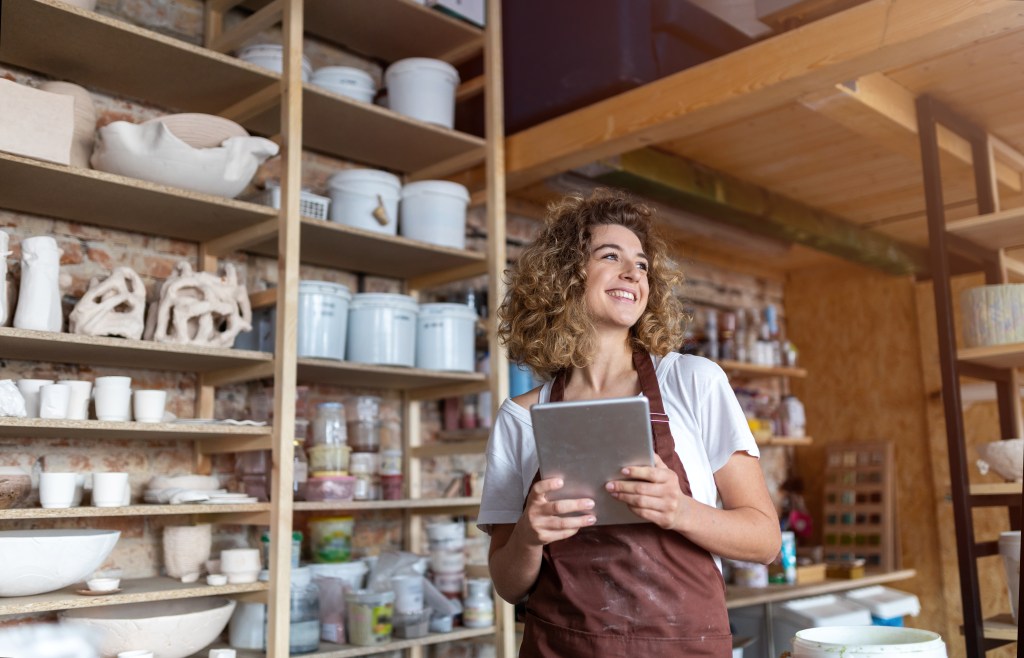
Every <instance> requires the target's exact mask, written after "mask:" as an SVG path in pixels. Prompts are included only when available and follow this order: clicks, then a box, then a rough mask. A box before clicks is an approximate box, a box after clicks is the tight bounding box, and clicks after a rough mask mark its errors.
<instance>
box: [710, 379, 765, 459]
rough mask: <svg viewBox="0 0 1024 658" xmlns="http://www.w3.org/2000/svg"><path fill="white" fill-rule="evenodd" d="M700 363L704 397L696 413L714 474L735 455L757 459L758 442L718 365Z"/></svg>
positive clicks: (758, 452) (758, 454) (758, 453)
mask: <svg viewBox="0 0 1024 658" xmlns="http://www.w3.org/2000/svg"><path fill="white" fill-rule="evenodd" d="M702 361H703V362H704V363H703V367H702V368H701V370H702V373H701V374H702V375H703V377H702V380H703V387H702V388H703V391H702V393H703V394H702V395H701V396H700V404H699V407H698V414H699V418H700V424H701V429H702V434H703V437H702V438H703V440H704V444H705V445H706V446H707V451H708V461H709V462H710V464H711V471H712V472H717V471H718V469H720V468H722V467H723V466H725V464H726V462H728V461H729V458H730V457H732V455H733V454H734V453H736V452H746V453H748V454H749V455H751V456H752V457H760V456H761V452H760V451H759V450H758V448H757V442H756V441H755V440H754V435H753V434H752V433H751V431H750V425H749V424H748V423H747V418H746V416H744V415H743V409H742V408H741V407H740V402H739V400H737V399H736V394H735V393H734V392H733V390H732V387H731V386H730V385H729V378H728V376H726V374H725V371H723V370H722V368H721V366H719V365H718V364H717V363H714V362H712V361H707V360H702Z"/></svg>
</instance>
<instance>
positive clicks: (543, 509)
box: [516, 478, 597, 546]
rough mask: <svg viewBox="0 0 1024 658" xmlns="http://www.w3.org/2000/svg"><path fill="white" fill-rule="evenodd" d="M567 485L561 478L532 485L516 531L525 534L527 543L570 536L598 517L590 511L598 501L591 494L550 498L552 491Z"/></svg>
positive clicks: (538, 544)
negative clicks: (589, 496)
mask: <svg viewBox="0 0 1024 658" xmlns="http://www.w3.org/2000/svg"><path fill="white" fill-rule="evenodd" d="M563 485H564V482H562V479H561V478H550V479H548V480H540V481H538V482H535V483H534V485H533V486H532V487H530V494H529V496H527V498H526V508H525V509H524V510H523V515H522V516H521V517H519V522H518V523H516V534H519V535H520V536H521V538H522V541H523V542H524V543H525V544H526V545H528V546H544V545H546V544H550V543H551V542H553V541H558V540H560V539H568V538H569V537H572V536H573V535H575V534H576V533H577V532H579V530H580V528H585V527H587V526H590V525H593V524H594V523H595V522H596V521H597V519H595V518H594V515H593V514H587V513H586V512H587V511H588V510H591V509H593V508H594V501H593V500H591V499H590V498H572V499H566V500H549V499H548V494H549V493H551V492H552V491H557V490H558V489H561V488H562V486H563ZM581 512H583V513H582V514H580V513H581ZM567 514H578V515H576V516H566V515H567Z"/></svg>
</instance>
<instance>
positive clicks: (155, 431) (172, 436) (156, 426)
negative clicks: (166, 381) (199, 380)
mask: <svg viewBox="0 0 1024 658" xmlns="http://www.w3.org/2000/svg"><path fill="white" fill-rule="evenodd" d="M21 436H34V437H39V438H41V439H55V438H61V439H64V438H72V439H146V440H154V441H164V440H188V441H216V440H218V439H242V438H252V439H257V440H259V439H264V440H265V442H266V443H267V447H269V441H270V436H271V428H270V427H254V426H251V425H224V424H189V423H138V422H134V421H131V422H123V423H121V422H112V421H103V420H50V419H45V418H14V417H11V416H2V417H0V437H21Z"/></svg>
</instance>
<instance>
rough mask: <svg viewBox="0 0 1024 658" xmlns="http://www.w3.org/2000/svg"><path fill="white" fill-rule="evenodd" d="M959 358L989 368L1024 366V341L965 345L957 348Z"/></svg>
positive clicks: (964, 361)
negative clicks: (1004, 343)
mask: <svg viewBox="0 0 1024 658" xmlns="http://www.w3.org/2000/svg"><path fill="white" fill-rule="evenodd" d="M957 358H958V359H959V360H960V361H961V362H963V363H972V364H974V365H978V366H988V367H989V368H1024V343H1011V344H1009V345H986V346H984V347H963V348H961V349H959V350H957Z"/></svg>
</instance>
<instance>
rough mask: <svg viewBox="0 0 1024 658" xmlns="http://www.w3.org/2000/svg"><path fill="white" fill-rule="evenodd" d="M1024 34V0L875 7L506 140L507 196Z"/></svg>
mask: <svg viewBox="0 0 1024 658" xmlns="http://www.w3.org/2000/svg"><path fill="white" fill-rule="evenodd" d="M1022 28H1024V11H1022V9H1021V3H1020V2H1019V1H1017V0H900V1H899V2H896V1H894V0H870V1H869V2H865V3H864V4H861V5H858V6H856V7H853V8H851V9H848V10H846V11H844V12H841V13H839V14H836V15H833V16H829V17H828V18H824V19H822V20H820V21H817V22H815V23H812V24H810V25H807V26H804V27H803V28H801V29H799V30H794V31H791V32H785V33H783V34H780V35H778V36H775V37H772V38H770V39H766V40H764V41H761V42H758V43H755V44H753V45H752V46H749V47H747V48H743V49H741V50H738V51H736V52H733V53H730V54H728V55H724V56H722V57H719V58H717V59H714V60H712V61H709V62H705V63H703V64H700V65H698V66H695V67H692V68H690V69H686V70H684V71H680V72H679V73H676V74H673V75H670V76H667V77H665V78H661V79H660V80H656V81H654V82H652V83H650V84H647V85H644V86H642V87H639V88H637V89H633V90H631V91H628V92H625V93H622V94H619V95H617V96H614V97H612V98H609V99H606V100H604V101H601V102H598V103H595V104H593V105H590V106H587V107H585V108H582V109H579V110H576V111H574V112H570V113H568V114H565V115H562V116H561V117H558V118H556V119H552V120H551V121H547V122H545V123H542V124H539V125H537V126H534V127H532V128H529V129H527V130H524V131H522V132H519V133H517V134H515V135H512V136H511V137H509V138H508V140H507V142H506V152H507V172H508V186H509V189H513V190H514V189H517V188H520V187H524V186H526V185H529V184H530V183H534V182H537V181H539V180H542V179H544V178H547V177H549V176H552V175H554V174H557V173H561V172H563V171H568V170H570V169H573V168H576V167H580V166H583V165H586V164H588V163H590V162H594V161H596V160H599V159H601V158H605V157H609V156H614V155H618V154H621V153H626V152H629V151H633V150H636V149H639V148H643V147H645V146H650V145H652V144H658V143H662V142H667V141H671V140H675V139H682V138H685V137H687V136H689V135H693V134H696V133H699V132H702V131H705V130H709V129H712V128H715V127H718V126H722V125H725V124H728V123H732V122H735V121H738V120H742V119H744V118H746V117H749V116H752V115H755V114H759V113H762V112H765V111H767V110H770V109H772V108H776V107H780V106H783V105H785V104H787V103H791V102H793V101H794V100H796V99H799V98H802V97H804V96H806V95H807V94H810V93H812V92H815V91H820V90H821V89H825V88H831V87H832V86H833V85H836V84H839V83H841V82H843V81H845V80H852V79H855V78H858V77H861V76H864V75H867V74H869V73H873V72H876V71H886V70H891V69H896V68H899V67H902V66H907V65H909V64H912V63H914V62H917V61H921V60H923V59H927V58H930V57H934V56H936V55H939V54H942V53H945V52H949V51H951V50H955V49H958V48H961V47H964V46H967V45H971V44H975V43H977V42H978V41H982V40H986V39H990V38H993V37H996V36H998V35H1001V34H1005V33H1006V32H1008V31H1011V30H1019V29H1022Z"/></svg>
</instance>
